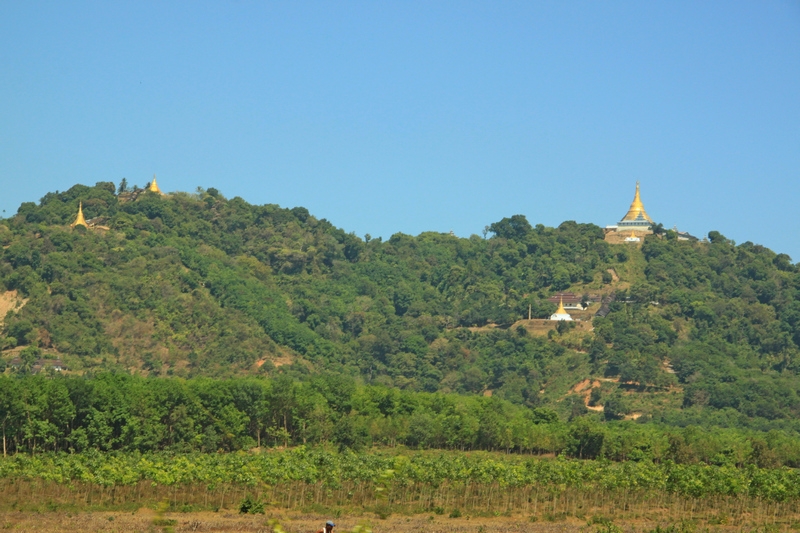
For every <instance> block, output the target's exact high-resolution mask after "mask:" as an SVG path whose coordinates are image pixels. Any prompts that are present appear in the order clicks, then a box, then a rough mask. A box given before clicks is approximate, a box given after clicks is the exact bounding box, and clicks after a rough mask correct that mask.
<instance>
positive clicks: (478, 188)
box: [0, 0, 800, 260]
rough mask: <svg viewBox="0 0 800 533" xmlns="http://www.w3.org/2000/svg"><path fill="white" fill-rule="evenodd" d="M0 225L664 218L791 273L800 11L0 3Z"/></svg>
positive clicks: (698, 5) (794, 4)
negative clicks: (67, 217)
mask: <svg viewBox="0 0 800 533" xmlns="http://www.w3.org/2000/svg"><path fill="white" fill-rule="evenodd" d="M0 72H2V75H0V183H2V186H3V187H2V190H3V193H2V195H1V196H0V198H1V199H0V209H4V210H5V213H4V215H5V216H10V215H11V214H13V213H14V212H16V209H17V207H18V206H19V204H20V203H21V202H23V201H31V200H38V199H39V198H40V197H41V196H43V195H44V194H45V193H46V192H48V191H54V190H66V189H68V188H69V187H71V186H72V185H74V184H75V183H84V184H94V183H95V182H97V181H114V182H116V183H118V182H119V181H120V180H121V179H122V178H123V177H126V178H127V179H128V181H129V182H130V183H131V184H133V183H136V184H138V185H140V186H142V185H144V184H145V183H146V182H147V181H149V179H150V177H151V176H152V175H153V174H154V173H155V174H157V175H158V181H159V184H160V185H161V187H162V189H164V190H167V191H172V190H188V191H191V190H194V189H195V188H196V187H197V186H202V187H205V188H207V187H216V188H217V189H219V190H220V191H221V192H222V193H223V194H224V195H225V196H227V197H229V198H230V197H234V196H241V197H243V198H244V199H245V200H247V201H249V202H252V203H258V204H261V203H277V204H280V205H282V206H286V207H294V206H298V205H300V206H304V207H307V208H308V209H309V210H310V211H311V212H312V213H313V214H314V215H316V216H317V217H319V218H327V219H328V220H330V221H331V222H333V223H334V224H335V225H337V226H339V227H342V228H344V229H345V230H347V231H354V232H356V233H357V234H358V235H361V236H363V235H364V234H366V233H369V234H371V235H372V236H373V237H374V236H383V237H384V238H388V237H389V236H390V235H392V234H393V233H396V232H403V233H409V234H418V233H420V232H422V231H428V230H432V231H442V232H446V231H450V230H453V231H455V233H456V234H457V235H460V236H469V235H470V234H473V233H475V234H480V233H481V230H482V229H483V228H484V226H486V225H487V224H490V223H492V222H495V221H497V220H500V219H501V218H502V217H504V216H511V215H514V214H517V213H521V214H524V215H526V216H527V217H528V220H529V221H530V222H531V223H533V224H537V223H542V224H546V225H558V224H559V223H561V222H562V221H564V220H577V221H579V222H594V223H596V224H599V225H606V224H612V223H615V222H617V221H618V220H619V219H620V217H622V216H623V215H624V214H625V212H626V210H627V208H628V205H629V204H630V201H631V199H632V196H633V190H634V185H635V182H636V181H637V180H639V181H641V183H642V197H643V200H644V203H645V207H646V208H647V210H648V212H649V213H650V215H651V216H652V217H653V218H654V219H655V220H656V221H659V222H662V223H663V224H664V225H665V226H668V227H672V226H673V225H677V226H678V227H679V228H680V229H682V230H688V231H690V232H692V233H695V234H698V235H705V234H706V233H707V232H708V231H709V230H717V231H720V232H722V233H723V234H724V235H725V236H727V237H728V238H730V239H734V240H735V241H736V242H739V243H741V242H744V241H748V240H750V241H753V242H756V243H760V244H764V245H767V246H769V247H770V248H773V249H774V250H776V251H778V252H784V253H788V254H789V255H791V256H792V258H793V259H794V260H800V218H799V217H800V215H799V214H798V205H797V204H798V200H800V2H798V1H764V2H736V1H724V2H723V1H702V2H696V1H692V2H680V1H669V2H658V1H653V2H633V1H629V2H628V1H626V2H613V1H609V2H541V3H539V2H533V1H527V0H526V1H519V2H512V1H507V2H502V1H500V2H498V1H487V2H471V1H466V0H460V1H454V2H446V1H436V2H431V1H424V2H414V1H403V2H375V1H370V2H348V1H338V2H319V1H315V2H302V1H292V2H288V1H287V2H242V1H236V2H234V1H231V2H200V1H198V2H164V1H159V2H146V1H137V2H127V3H125V2H52V3H43V2H35V1H32V2H21V1H8V2H2V3H0Z"/></svg>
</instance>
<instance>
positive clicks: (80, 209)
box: [70, 202, 89, 229]
mask: <svg viewBox="0 0 800 533" xmlns="http://www.w3.org/2000/svg"><path fill="white" fill-rule="evenodd" d="M75 226H83V227H84V228H87V229H88V228H89V224H87V223H86V219H85V218H83V202H79V203H78V216H77V217H75V222H73V223H72V224H70V227H73V228H74V227H75Z"/></svg>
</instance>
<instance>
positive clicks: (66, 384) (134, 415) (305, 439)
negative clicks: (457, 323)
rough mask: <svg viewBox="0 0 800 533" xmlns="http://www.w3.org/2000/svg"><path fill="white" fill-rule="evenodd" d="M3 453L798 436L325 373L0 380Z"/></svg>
mask: <svg viewBox="0 0 800 533" xmlns="http://www.w3.org/2000/svg"><path fill="white" fill-rule="evenodd" d="M0 430H2V439H3V453H4V454H6V455H10V454H14V453H20V452H26V453H31V454H36V453H42V452H59V451H75V452H84V451H87V450H98V451H113V450H120V451H139V452H153V451H164V450H169V451H176V452H178V451H179V452H189V451H205V452H216V451H235V450H242V449H249V448H252V447H254V446H261V447H271V446H291V445H298V444H308V445H312V444H313V445H325V444H331V445H336V446H339V447H340V448H351V449H362V448H365V447H369V446H392V447H394V446H398V445H405V446H407V447H414V448H440V449H460V450H502V451H506V452H522V453H540V454H541V453H554V454H563V455H566V456H569V457H575V458H583V459H595V458H606V459H611V460H616V461H624V460H634V461H646V462H664V461H673V462H677V463H682V464H683V463H685V464H691V463H707V464H715V465H729V466H743V465H746V464H754V465H758V466H762V467H775V466H779V465H789V466H800V439H797V438H796V437H792V436H790V435H789V434H786V433H783V432H780V431H772V432H769V433H759V432H747V431H744V430H735V429H727V430H722V429H716V430H713V429H708V428H705V429H700V428H699V427H696V426H690V427H687V428H684V429H677V428H670V427H667V426H659V425H656V424H637V423H634V422H617V423H611V424H602V423H600V422H599V421H598V420H596V419H592V418H587V417H579V418H577V419H574V420H572V421H562V420H560V419H559V417H558V415H557V414H556V413H555V412H554V411H552V410H549V409H547V408H524V407H520V406H517V405H514V404H512V403H510V402H507V401H504V400H500V399H497V398H485V397H478V396H460V395H455V394H449V395H446V394H439V393H433V394H431V393H414V392H409V391H398V390H396V389H390V388H386V387H380V386H363V385H356V384H355V382H354V381H352V380H348V379H345V378H342V377H339V376H336V375H324V376H317V377H314V378H312V379H309V380H308V381H305V382H296V381H293V380H291V379H289V378H287V377H283V378H277V379H273V380H268V379H252V378H251V379H233V380H214V379H208V378H197V379H191V380H182V379H164V378H159V379H153V378H143V377H134V376H129V375H124V374H100V375H97V376H95V377H92V378H85V377H64V376H56V377H53V378H48V377H45V376H41V375H39V376H23V377H0Z"/></svg>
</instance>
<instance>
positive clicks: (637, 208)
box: [622, 181, 653, 224]
mask: <svg viewBox="0 0 800 533" xmlns="http://www.w3.org/2000/svg"><path fill="white" fill-rule="evenodd" d="M639 215H641V216H642V218H644V219H645V220H646V221H648V222H649V223H651V224H652V223H653V221H652V220H651V219H650V217H649V216H647V212H646V211H645V210H644V204H642V199H641V197H640V196H639V182H638V181H637V182H636V194H635V195H634V196H633V203H631V208H630V209H628V212H627V214H626V215H625V216H624V217H623V218H622V220H627V221H633V220H636V219H637V218H639Z"/></svg>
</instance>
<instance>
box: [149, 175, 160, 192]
mask: <svg viewBox="0 0 800 533" xmlns="http://www.w3.org/2000/svg"><path fill="white" fill-rule="evenodd" d="M148 190H149V191H150V192H155V193H158V194H164V193H162V192H161V189H159V188H158V184H157V183H156V175H155V174H153V181H151V182H150V187H149V188H148Z"/></svg>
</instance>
